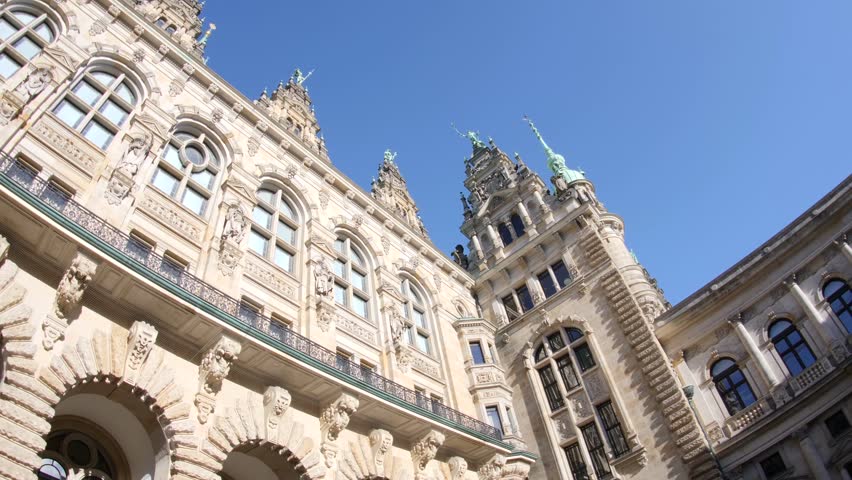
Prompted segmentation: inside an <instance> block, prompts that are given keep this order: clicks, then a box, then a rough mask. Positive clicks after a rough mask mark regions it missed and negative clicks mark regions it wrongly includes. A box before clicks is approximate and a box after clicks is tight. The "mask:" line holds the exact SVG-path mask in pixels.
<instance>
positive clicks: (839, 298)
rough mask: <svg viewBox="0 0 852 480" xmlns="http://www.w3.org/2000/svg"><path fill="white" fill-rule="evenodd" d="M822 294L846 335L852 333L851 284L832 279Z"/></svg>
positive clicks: (824, 287)
mask: <svg viewBox="0 0 852 480" xmlns="http://www.w3.org/2000/svg"><path fill="white" fill-rule="evenodd" d="M822 294H823V297H824V298H825V301H826V303H828V305H829V307H831V311H832V312H833V313H834V315H835V316H837V319H838V320H840V323H842V324H843V328H845V329H846V333H852V289H850V288H849V283H848V282H845V281H843V280H841V279H839V278H834V279H831V280H829V281H828V282H826V284H825V285H824V286H823V287H822Z"/></svg>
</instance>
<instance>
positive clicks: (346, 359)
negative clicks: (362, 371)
mask: <svg viewBox="0 0 852 480" xmlns="http://www.w3.org/2000/svg"><path fill="white" fill-rule="evenodd" d="M351 359H352V354H350V353H347V352H344V351H342V350H338V351H337V369H338V370H340V371H343V372H346V373H349V372H350V370H351V368H350V367H351V366H352V362H351V361H350V360H351Z"/></svg>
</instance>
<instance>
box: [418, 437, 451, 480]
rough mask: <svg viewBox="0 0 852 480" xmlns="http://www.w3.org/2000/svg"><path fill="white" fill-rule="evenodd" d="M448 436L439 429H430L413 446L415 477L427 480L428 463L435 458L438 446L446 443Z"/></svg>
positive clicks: (419, 479)
mask: <svg viewBox="0 0 852 480" xmlns="http://www.w3.org/2000/svg"><path fill="white" fill-rule="evenodd" d="M444 440H446V436H444V434H443V433H441V432H439V431H437V430H430V431H429V433H427V434H426V435H425V436H424V437H423V438H421V439H420V440H419V441H418V442H417V443H415V444H414V445H412V446H411V460H412V461H413V462H414V479H415V480H425V479H427V478H428V476H427V475H426V465H428V464H429V462H431V461H432V459H434V458H435V455H436V454H437V453H438V448H439V447H440V446H441V445H443V444H444Z"/></svg>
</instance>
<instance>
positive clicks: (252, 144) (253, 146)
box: [246, 137, 260, 157]
mask: <svg viewBox="0 0 852 480" xmlns="http://www.w3.org/2000/svg"><path fill="white" fill-rule="evenodd" d="M258 150H260V140H259V139H258V138H257V137H251V138H249V139H248V144H247V145H246V151H247V152H248V156H249V157H253V156H255V155H257V151H258Z"/></svg>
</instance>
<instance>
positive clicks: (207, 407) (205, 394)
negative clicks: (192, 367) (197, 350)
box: [195, 335, 242, 423]
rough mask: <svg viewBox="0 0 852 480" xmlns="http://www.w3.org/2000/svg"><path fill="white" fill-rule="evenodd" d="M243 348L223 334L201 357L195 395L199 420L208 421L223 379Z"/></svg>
mask: <svg viewBox="0 0 852 480" xmlns="http://www.w3.org/2000/svg"><path fill="white" fill-rule="evenodd" d="M241 350H242V346H241V345H240V344H239V343H238V342H237V341H236V340H234V339H232V338H230V337H226V336H224V335H223V336H222V337H220V338H219V341H218V342H216V344H215V345H213V346H212V347H210V350H207V353H206V354H205V355H204V358H202V359H201V365H200V366H199V367H198V382H199V386H198V394H196V395H195V406H196V407H198V421H199V422H201V423H206V422H207V419H208V417H209V416H210V414H211V413H213V410H214V407H215V405H216V394H218V393H219V390H221V388H222V381H223V380H224V379H225V377H226V376H228V372H229V371H230V370H231V365H232V364H233V363H234V360H236V359H237V356H239V354H240V351H241Z"/></svg>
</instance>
